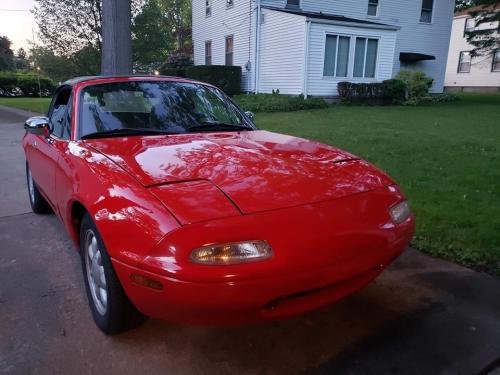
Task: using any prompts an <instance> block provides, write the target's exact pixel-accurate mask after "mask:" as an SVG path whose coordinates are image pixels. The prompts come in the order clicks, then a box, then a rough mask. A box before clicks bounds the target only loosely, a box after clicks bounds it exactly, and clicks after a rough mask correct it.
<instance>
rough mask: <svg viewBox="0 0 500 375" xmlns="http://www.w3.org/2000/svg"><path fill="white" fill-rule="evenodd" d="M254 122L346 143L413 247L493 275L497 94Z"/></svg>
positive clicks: (498, 201)
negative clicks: (384, 182)
mask: <svg viewBox="0 0 500 375" xmlns="http://www.w3.org/2000/svg"><path fill="white" fill-rule="evenodd" d="M0 105H10V106H13V107H17V108H23V109H29V110H32V111H42V110H43V111H44V112H45V111H46V109H47V107H48V105H49V99H38V98H32V99H26V98H0ZM256 121H257V123H258V125H259V126H260V127H261V128H263V129H268V130H272V131H277V132H282V133H287V134H292V135H296V136H300V137H304V138H311V139H316V140H319V141H321V142H324V143H328V144H331V145H334V146H337V147H340V148H343V149H346V150H348V151H350V152H352V153H354V154H357V155H359V156H361V157H363V158H365V159H367V160H369V161H371V162H372V163H374V164H375V165H377V166H378V167H380V168H381V169H383V170H385V171H387V172H388V173H389V174H390V175H391V176H392V177H393V178H394V179H395V180H396V181H398V183H399V184H400V185H401V187H402V188H403V190H404V191H405V192H406V194H407V196H408V198H409V200H410V203H411V205H412V209H413V211H414V212H415V215H416V217H417V232H416V237H415V240H414V244H413V245H414V246H415V247H417V248H418V249H420V250H422V251H425V252H428V253H430V254H432V255H435V256H439V257H442V258H446V259H450V260H453V261H456V262H459V263H462V264H464V265H467V266H470V267H473V268H476V269H480V270H486V271H488V272H491V273H495V274H497V275H499V276H500V96H498V95H497V96H493V95H472V94H469V95H462V97H461V100H460V101H458V102H453V103H440V104H429V105H423V106H418V107H404V106H394V107H363V106H330V107H329V108H327V109H318V110H307V111H299V112H285V113H258V114H257V115H256Z"/></svg>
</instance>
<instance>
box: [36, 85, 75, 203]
mask: <svg viewBox="0 0 500 375" xmlns="http://www.w3.org/2000/svg"><path fill="white" fill-rule="evenodd" d="M70 97H71V87H70V86H63V87H60V88H59V89H58V90H57V91H56V93H55V95H54V98H53V99H52V103H51V105H50V108H49V114H48V118H49V124H50V128H51V134H50V136H49V137H44V136H42V135H40V136H36V138H35V139H34V141H33V142H32V144H31V146H32V149H33V155H32V157H31V158H30V160H29V164H30V169H31V173H32V174H33V178H34V180H35V181H36V183H37V185H38V186H39V188H40V189H41V190H42V192H43V193H44V195H45V197H46V198H47V200H48V201H49V203H50V204H51V205H52V207H53V208H56V207H57V196H56V186H55V184H56V171H57V169H58V167H57V164H58V160H59V158H60V155H61V153H62V152H64V150H65V148H66V147H67V143H68V140H69V138H70V136H69V133H70V131H69V127H70V124H68V110H70V108H69V107H70V106H69V103H70Z"/></svg>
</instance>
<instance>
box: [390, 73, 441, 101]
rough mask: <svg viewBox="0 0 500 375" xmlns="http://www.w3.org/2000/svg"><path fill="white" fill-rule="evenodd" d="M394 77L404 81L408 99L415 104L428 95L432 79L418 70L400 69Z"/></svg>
mask: <svg viewBox="0 0 500 375" xmlns="http://www.w3.org/2000/svg"><path fill="white" fill-rule="evenodd" d="M396 78H397V79H400V80H401V81H403V82H404V83H405V85H406V92H407V95H406V97H407V99H408V101H409V102H410V103H416V104H418V103H419V102H420V101H422V100H424V98H427V97H428V96H429V88H430V87H431V86H432V82H433V81H434V79H432V78H431V77H428V76H427V75H425V73H424V72H422V71H419V70H401V71H400V72H399V73H398V75H397V76H396Z"/></svg>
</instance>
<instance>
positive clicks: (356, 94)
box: [337, 79, 406, 105]
mask: <svg viewBox="0 0 500 375" xmlns="http://www.w3.org/2000/svg"><path fill="white" fill-rule="evenodd" d="M337 89H338V93H339V97H340V99H341V101H342V102H343V103H349V104H369V105H389V104H402V103H403V102H404V101H405V96H406V84H405V83H404V82H403V81H401V80H399V79H389V80H386V81H384V82H382V83H378V82H375V83H352V82H339V83H338V85H337Z"/></svg>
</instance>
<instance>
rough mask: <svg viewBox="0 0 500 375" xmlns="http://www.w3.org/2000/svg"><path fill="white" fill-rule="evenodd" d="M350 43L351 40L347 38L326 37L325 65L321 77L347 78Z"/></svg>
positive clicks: (338, 36) (337, 36)
mask: <svg viewBox="0 0 500 375" xmlns="http://www.w3.org/2000/svg"><path fill="white" fill-rule="evenodd" d="M350 42H351V38H350V37H347V36H340V35H327V36H326V43H325V65H324V70H323V75H325V76H331V77H347V71H348V66H349V44H350Z"/></svg>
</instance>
